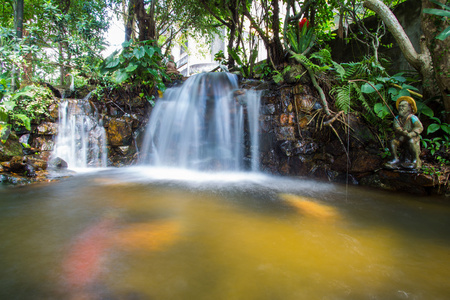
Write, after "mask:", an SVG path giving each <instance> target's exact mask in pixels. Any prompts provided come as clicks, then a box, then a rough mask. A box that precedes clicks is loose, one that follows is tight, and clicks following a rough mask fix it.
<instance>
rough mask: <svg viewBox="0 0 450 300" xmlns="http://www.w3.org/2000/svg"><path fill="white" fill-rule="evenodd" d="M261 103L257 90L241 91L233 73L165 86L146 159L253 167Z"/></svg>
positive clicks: (192, 166)
mask: <svg viewBox="0 0 450 300" xmlns="http://www.w3.org/2000/svg"><path fill="white" fill-rule="evenodd" d="M259 107H260V93H259V92H257V91H253V90H247V91H245V93H243V94H242V93H241V91H239V90H238V82H237V77H236V76H235V75H232V74H227V73H204V74H198V75H195V76H192V77H190V78H189V79H188V80H187V81H186V82H185V83H184V84H183V85H182V86H181V87H176V88H171V89H168V90H167V91H166V92H165V93H164V97H163V99H161V100H159V101H158V102H157V104H156V106H155V108H154V109H153V111H152V114H151V117H150V121H149V124H148V128H147V132H146V137H145V141H144V145H143V149H142V153H143V156H144V157H143V160H144V163H146V164H151V165H154V166H160V167H177V168H186V169H191V170H199V171H208V170H215V171H217V170H220V171H241V170H244V169H251V170H252V171H257V170H258V168H259V158H258V156H259V146H258V144H259V136H258V118H259ZM245 120H247V121H248V123H246V121H245ZM245 129H248V130H245ZM246 131H247V132H248V134H245V132H246ZM244 144H247V145H248V146H249V148H250V151H246V148H245V147H244ZM247 152H248V153H247ZM245 157H248V158H249V161H250V162H249V163H248V164H247V165H249V166H247V165H246V163H245V161H246V160H245V159H244V158H245Z"/></svg>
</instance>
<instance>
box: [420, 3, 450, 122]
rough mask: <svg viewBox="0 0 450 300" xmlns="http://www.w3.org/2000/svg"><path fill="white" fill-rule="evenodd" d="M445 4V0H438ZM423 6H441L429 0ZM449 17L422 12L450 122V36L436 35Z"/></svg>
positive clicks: (436, 75)
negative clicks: (442, 37)
mask: <svg viewBox="0 0 450 300" xmlns="http://www.w3.org/2000/svg"><path fill="white" fill-rule="evenodd" d="M438 1H439V2H441V3H443V4H445V2H446V1H445V0H438ZM423 8H439V9H440V7H438V6H437V5H434V4H432V3H431V2H430V1H428V0H422V9H423ZM449 23H450V22H449V19H448V18H447V19H445V21H443V18H442V17H437V16H435V15H432V14H422V31H423V33H424V35H425V43H426V46H427V48H428V49H429V50H430V54H431V59H432V60H433V66H434V74H435V78H436V81H437V84H438V87H439V90H440V93H441V95H442V98H443V104H444V108H445V111H446V112H447V116H446V118H447V123H450V59H449V49H450V38H448V37H447V38H446V39H445V40H443V41H441V40H438V39H436V38H435V37H436V36H437V35H438V34H439V33H440V32H441V31H442V30H443V29H445V28H446V27H447V26H449Z"/></svg>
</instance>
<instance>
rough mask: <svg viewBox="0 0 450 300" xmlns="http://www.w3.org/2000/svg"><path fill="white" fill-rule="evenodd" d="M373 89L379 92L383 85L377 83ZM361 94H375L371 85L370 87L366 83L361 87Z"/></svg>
mask: <svg viewBox="0 0 450 300" xmlns="http://www.w3.org/2000/svg"><path fill="white" fill-rule="evenodd" d="M375 88H376V89H377V90H380V89H381V88H383V85H382V84H381V83H378V84H376V85H375ZM361 92H362V93H364V94H370V93H373V92H375V90H374V88H373V87H372V85H370V84H368V83H364V84H363V85H362V86H361Z"/></svg>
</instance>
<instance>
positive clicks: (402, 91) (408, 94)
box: [395, 89, 411, 101]
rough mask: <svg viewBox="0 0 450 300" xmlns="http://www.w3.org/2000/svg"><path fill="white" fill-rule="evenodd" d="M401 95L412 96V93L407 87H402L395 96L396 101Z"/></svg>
mask: <svg viewBox="0 0 450 300" xmlns="http://www.w3.org/2000/svg"><path fill="white" fill-rule="evenodd" d="M401 96H411V94H410V93H409V92H408V90H407V89H402V90H400V91H399V92H398V94H397V97H395V101H397V99H398V98H400V97H401Z"/></svg>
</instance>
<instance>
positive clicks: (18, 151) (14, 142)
mask: <svg viewBox="0 0 450 300" xmlns="http://www.w3.org/2000/svg"><path fill="white" fill-rule="evenodd" d="M22 155H23V152H22V145H21V144H20V142H19V138H18V137H17V136H16V135H15V134H14V133H11V134H10V135H9V137H8V139H7V140H6V142H5V143H2V142H0V161H9V160H10V159H11V158H12V157H13V156H22Z"/></svg>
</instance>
